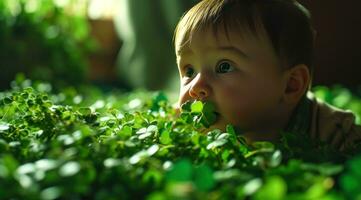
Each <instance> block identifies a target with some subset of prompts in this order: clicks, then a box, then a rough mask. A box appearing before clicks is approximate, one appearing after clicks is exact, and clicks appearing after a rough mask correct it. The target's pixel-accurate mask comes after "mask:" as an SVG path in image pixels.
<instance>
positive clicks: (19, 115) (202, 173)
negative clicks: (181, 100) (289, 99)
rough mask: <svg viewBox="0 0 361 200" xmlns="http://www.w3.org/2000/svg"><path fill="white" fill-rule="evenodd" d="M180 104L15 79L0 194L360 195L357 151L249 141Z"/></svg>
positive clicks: (4, 100) (7, 109) (4, 102)
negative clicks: (349, 154) (177, 107)
mask: <svg viewBox="0 0 361 200" xmlns="http://www.w3.org/2000/svg"><path fill="white" fill-rule="evenodd" d="M182 110H183V112H182V113H181V114H180V115H179V116H178V115H177V113H176V111H175V109H173V108H172V106H170V104H169V102H168V100H167V97H166V96H165V95H164V94H163V93H159V92H158V93H149V92H144V91H138V92H132V93H121V92H119V91H113V92H112V93H109V94H103V93H101V92H99V91H98V90H97V89H94V88H88V87H86V88H83V89H81V91H77V90H75V89H74V88H65V89H64V90H63V91H62V92H60V93H56V94H55V93H53V92H52V89H51V85H49V84H45V83H37V84H32V85H31V84H29V81H28V80H25V81H24V80H22V81H20V80H17V81H14V83H13V89H12V90H11V91H8V92H3V93H0V199H151V200H155V199H252V200H262V199H274V200H276V199H277V200H278V199H284V200H286V199H287V200H298V199H328V200H343V199H352V198H354V197H357V198H360V197H358V196H357V195H358V194H360V192H361V186H360V184H359V179H360V178H361V177H360V174H361V171H360V170H359V165H360V157H359V156H356V157H347V159H348V161H347V162H346V164H344V161H345V159H346V157H343V156H338V155H334V154H333V152H328V153H327V151H326V150H324V151H319V152H317V151H313V150H314V149H312V147H313V146H312V145H310V143H309V141H307V140H308V139H307V138H296V136H295V135H292V134H291V133H287V134H284V137H283V140H282V142H280V143H279V144H272V143H270V142H263V141H258V142H255V143H253V144H251V145H247V144H246V142H245V140H244V138H243V137H242V135H241V133H239V132H236V130H235V129H234V128H233V127H232V126H231V125H228V126H227V128H226V131H225V132H222V131H220V130H217V129H215V130H210V131H208V132H207V133H204V132H202V131H203V130H205V128H206V127H209V125H210V124H211V122H214V121H213V120H209V119H211V118H212V117H209V115H211V116H213V117H215V116H214V115H216V114H215V113H214V106H212V105H211V104H209V103H207V102H205V103H203V102H199V101H198V102H188V103H186V104H185V105H183V106H182ZM202 118H204V119H206V120H202ZM200 119H201V120H200ZM205 122H207V123H205ZM297 139H298V140H297ZM300 140H303V141H302V142H301V143H302V144H303V146H300V145H297V141H298V143H300V142H299V141H300ZM302 148H303V149H302ZM305 148H309V149H305ZM325 149H326V148H325ZM302 150H304V151H302ZM315 152H316V153H315Z"/></svg>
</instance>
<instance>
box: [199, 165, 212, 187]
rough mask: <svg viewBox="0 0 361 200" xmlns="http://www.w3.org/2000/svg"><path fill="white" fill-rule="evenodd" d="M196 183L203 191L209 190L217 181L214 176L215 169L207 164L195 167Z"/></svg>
mask: <svg viewBox="0 0 361 200" xmlns="http://www.w3.org/2000/svg"><path fill="white" fill-rule="evenodd" d="M194 183H195V185H196V187H197V188H198V189H199V190H201V191H209V190H210V189H212V188H213V187H214V186H215V184H216V182H215V180H214V178H213V171H212V169H211V168H209V167H208V166H207V165H201V166H199V167H196V168H195V169H194Z"/></svg>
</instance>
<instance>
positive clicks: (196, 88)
mask: <svg viewBox="0 0 361 200" xmlns="http://www.w3.org/2000/svg"><path fill="white" fill-rule="evenodd" d="M193 81H194V84H193V85H192V86H191V88H190V89H189V95H190V96H191V97H192V98H194V99H197V100H204V99H206V98H207V97H208V96H209V95H210V93H211V88H210V86H209V84H208V82H207V80H206V77H204V76H202V75H198V76H197V77H196V78H195V80H193Z"/></svg>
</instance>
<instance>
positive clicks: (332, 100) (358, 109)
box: [312, 85, 361, 124]
mask: <svg viewBox="0 0 361 200" xmlns="http://www.w3.org/2000/svg"><path fill="white" fill-rule="evenodd" d="M312 90H313V92H314V94H315V96H316V97H318V98H319V99H322V100H323V101H325V102H326V103H328V104H331V105H334V106H336V107H338V108H341V109H344V110H349V111H352V112H353V113H354V114H355V115H356V123H357V124H361V104H360V101H361V98H360V96H358V95H354V94H353V93H352V92H351V91H350V90H349V89H347V88H345V87H342V86H341V85H335V86H333V87H330V88H328V87H325V86H317V87H314V88H313V89H312Z"/></svg>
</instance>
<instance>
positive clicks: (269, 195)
mask: <svg viewBox="0 0 361 200" xmlns="http://www.w3.org/2000/svg"><path fill="white" fill-rule="evenodd" d="M286 193H287V184H286V182H285V181H284V180H283V179H282V178H281V177H279V176H271V177H268V178H267V179H266V182H265V184H264V185H263V186H262V187H261V188H260V189H259V190H258V191H257V193H256V194H255V195H254V199H255V200H263V199H269V200H282V199H284V198H285V195H286Z"/></svg>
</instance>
